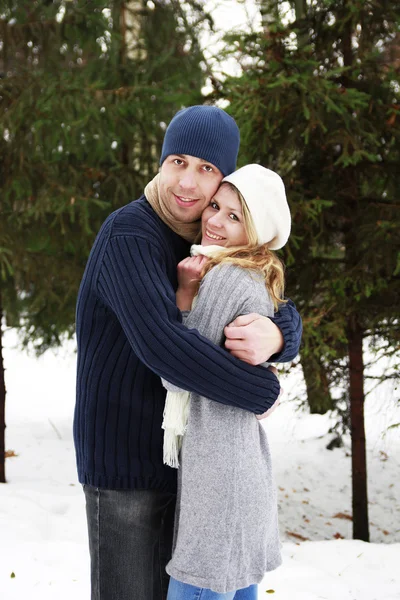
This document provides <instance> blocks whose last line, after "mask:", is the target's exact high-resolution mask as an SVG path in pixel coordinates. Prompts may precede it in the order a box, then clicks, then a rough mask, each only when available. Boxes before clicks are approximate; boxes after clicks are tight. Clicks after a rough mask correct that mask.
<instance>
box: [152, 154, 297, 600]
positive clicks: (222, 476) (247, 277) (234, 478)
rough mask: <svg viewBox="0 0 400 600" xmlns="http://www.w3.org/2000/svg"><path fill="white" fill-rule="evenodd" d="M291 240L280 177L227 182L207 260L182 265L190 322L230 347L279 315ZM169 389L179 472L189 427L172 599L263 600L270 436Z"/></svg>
mask: <svg viewBox="0 0 400 600" xmlns="http://www.w3.org/2000/svg"><path fill="white" fill-rule="evenodd" d="M289 233H290V212H289V208H288V205H287V201H286V196H285V188H284V185H283V182H282V180H281V178H280V177H279V175H277V174H276V173H274V172H273V171H270V170H269V169H265V168H264V167H261V166H260V165H247V166H246V167H243V168H242V169H239V170H238V171H236V172H235V173H233V174H232V175H229V176H228V177H225V178H224V179H223V181H222V183H221V186H220V188H219V190H218V192H217V193H216V195H215V197H214V198H213V199H212V201H211V203H210V205H209V206H208V207H207V208H206V209H205V211H204V212H203V216H202V240H201V244H202V245H201V246H200V247H199V246H194V247H192V254H194V255H197V256H194V257H192V258H189V259H185V260H184V261H182V263H180V264H179V265H178V280H179V287H178V290H177V294H176V298H177V304H178V307H179V308H180V309H181V310H182V311H183V319H184V323H185V325H186V326H187V327H189V328H194V329H197V330H198V331H199V332H200V333H201V334H202V335H205V336H206V337H208V338H209V339H211V340H212V341H213V342H214V343H217V344H222V343H223V340H224V328H225V326H226V325H227V324H228V323H231V322H232V321H233V320H234V319H235V318H236V317H237V316H239V315H241V314H248V313H254V312H256V313H259V314H263V315H265V316H272V315H273V313H274V308H275V309H276V308H277V306H278V303H279V302H283V300H282V296H283V287H284V275H283V267H282V264H281V262H280V261H279V259H278V258H277V257H276V256H275V255H274V253H273V252H271V249H278V248H281V247H282V246H283V245H284V244H285V243H286V241H287V239H288V236H289ZM206 256H207V257H208V258H206ZM200 279H201V285H200V288H199V289H198V282H199V280H200ZM196 293H197V295H196ZM195 296H196V298H195ZM194 298H195V302H193V300H194ZM192 303H193V307H192ZM265 366H267V365H265ZM210 375H211V376H212V374H210ZM226 384H227V386H228V385H229V373H227V374H226ZM164 385H165V387H166V388H167V389H168V390H170V391H169V393H168V395H167V403H166V408H165V418H164V424H163V427H164V429H166V431H165V442H164V443H165V454H164V456H165V457H166V459H167V460H166V462H167V463H168V464H170V465H172V466H177V454H178V451H179V447H180V443H181V441H182V437H181V435H182V433H183V430H185V433H184V436H183V444H182V449H181V455H180V462H181V465H180V469H179V473H178V498H177V508H176V520H175V532H174V542H173V554H172V559H171V561H170V562H169V563H168V565H167V572H168V573H169V575H170V576H171V580H170V586H169V591H168V600H195V599H198V598H201V599H202V600H217V599H218V600H233V598H235V600H255V599H256V598H257V584H258V583H259V582H260V581H261V580H262V578H263V576H264V574H265V572H266V571H270V570H273V569H275V568H277V567H278V566H279V565H280V564H281V555H280V541H279V534H278V521H277V498H276V490H275V486H274V483H273V478H272V469H271V456H270V452H269V447H268V442H267V437H266V433H265V431H264V429H263V428H262V427H261V426H260V423H259V420H258V419H257V418H256V417H255V415H254V414H253V413H250V412H247V411H245V410H241V409H238V408H235V407H231V406H226V405H223V404H219V403H218V402H214V401H211V400H208V399H207V398H205V397H201V396H198V395H196V394H190V395H189V394H188V393H186V392H183V391H182V390H178V389H177V388H175V387H174V386H172V385H171V384H169V383H168V382H164ZM171 392H173V394H172V395H171ZM189 396H190V400H189V401H188V398H189ZM260 412H261V409H260ZM262 416H265V415H262ZM186 421H187V426H186Z"/></svg>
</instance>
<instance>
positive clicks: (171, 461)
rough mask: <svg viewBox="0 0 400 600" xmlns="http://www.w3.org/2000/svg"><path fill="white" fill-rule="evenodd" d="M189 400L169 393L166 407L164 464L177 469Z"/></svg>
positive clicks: (207, 252)
mask: <svg viewBox="0 0 400 600" xmlns="http://www.w3.org/2000/svg"><path fill="white" fill-rule="evenodd" d="M223 250H224V248H222V247H221V246H215V245H213V246H201V245H200V244H194V245H193V246H192V247H191V248H190V254H191V256H199V255H202V256H209V257H212V256H213V255H214V254H216V253H219V252H221V251H223ZM196 298H197V296H196V297H195V298H194V299H193V303H192V308H193V306H194V304H195V302H196ZM189 399H190V392H187V391H186V390H181V391H179V392H177V391H175V392H170V391H168V392H167V397H166V399H165V407H164V415H163V417H164V419H163V423H162V428H163V429H164V463H165V464H166V465H169V466H170V467H173V468H175V469H177V468H178V467H179V452H180V450H181V447H182V441H183V436H184V435H185V431H186V427H187V422H188V419H189Z"/></svg>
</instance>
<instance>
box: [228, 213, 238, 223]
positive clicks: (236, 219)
mask: <svg viewBox="0 0 400 600" xmlns="http://www.w3.org/2000/svg"><path fill="white" fill-rule="evenodd" d="M229 216H230V217H231V219H232V221H239V219H238V218H237V216H236V215H234V214H233V213H231V214H230V215H229Z"/></svg>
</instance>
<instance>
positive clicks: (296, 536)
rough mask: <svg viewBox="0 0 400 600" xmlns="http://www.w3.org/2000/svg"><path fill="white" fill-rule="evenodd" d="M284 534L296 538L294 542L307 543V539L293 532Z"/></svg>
mask: <svg viewBox="0 0 400 600" xmlns="http://www.w3.org/2000/svg"><path fill="white" fill-rule="evenodd" d="M286 533H287V535H290V536H292V537H294V538H296V540H301V541H302V542H307V541H308V538H306V537H304V535H301V534H300V533H295V532H294V531H286Z"/></svg>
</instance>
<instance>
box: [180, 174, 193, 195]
mask: <svg viewBox="0 0 400 600" xmlns="http://www.w3.org/2000/svg"><path fill="white" fill-rule="evenodd" d="M179 185H180V186H181V188H182V189H183V190H194V189H195V188H196V176H195V174H194V173H193V172H192V171H190V170H187V171H185V173H183V174H182V176H181V178H180V180H179Z"/></svg>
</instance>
